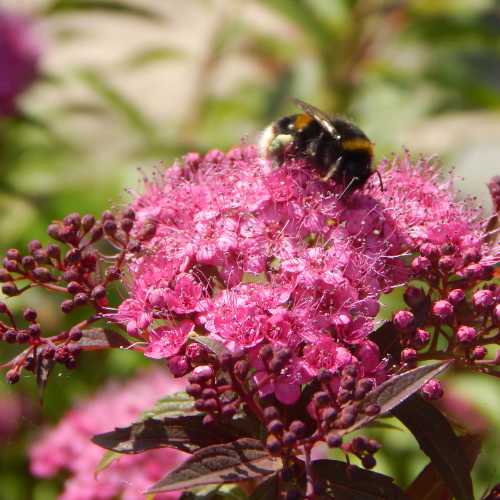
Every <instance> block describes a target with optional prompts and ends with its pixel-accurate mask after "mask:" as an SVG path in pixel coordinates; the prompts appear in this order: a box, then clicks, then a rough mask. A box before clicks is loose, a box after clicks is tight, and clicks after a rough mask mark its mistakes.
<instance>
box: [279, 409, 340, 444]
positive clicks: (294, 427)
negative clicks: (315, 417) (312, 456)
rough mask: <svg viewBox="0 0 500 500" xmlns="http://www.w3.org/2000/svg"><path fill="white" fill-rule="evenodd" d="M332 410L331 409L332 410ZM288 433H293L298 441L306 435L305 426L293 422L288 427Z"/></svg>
mask: <svg viewBox="0 0 500 500" xmlns="http://www.w3.org/2000/svg"><path fill="white" fill-rule="evenodd" d="M332 409H333V408H332ZM289 429H290V431H291V432H293V433H294V434H295V435H296V436H297V437H298V438H299V439H300V438H303V437H304V436H305V435H306V425H305V424H304V422H302V421H300V420H294V421H293V422H292V423H291V424H290V427H289Z"/></svg>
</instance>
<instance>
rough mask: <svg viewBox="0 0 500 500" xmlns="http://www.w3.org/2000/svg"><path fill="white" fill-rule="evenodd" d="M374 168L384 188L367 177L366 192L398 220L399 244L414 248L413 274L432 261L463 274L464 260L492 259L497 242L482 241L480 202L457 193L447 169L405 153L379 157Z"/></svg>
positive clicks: (422, 271)
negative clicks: (390, 158)
mask: <svg viewBox="0 0 500 500" xmlns="http://www.w3.org/2000/svg"><path fill="white" fill-rule="evenodd" d="M379 170H380V171H381V173H382V176H383V179H384V190H383V191H381V190H380V189H379V187H378V184H377V183H375V182H373V181H372V182H370V186H369V188H368V192H369V193H370V194H372V196H373V197H374V198H375V199H376V200H378V201H379V202H380V203H381V204H383V206H385V207H386V210H387V211H388V212H390V213H391V214H392V217H393V218H394V219H395V220H397V221H398V229H399V233H400V236H401V237H402V238H403V240H404V245H405V247H406V248H407V249H409V250H410V251H412V252H415V251H418V252H419V253H420V256H419V257H417V259H416V260H415V261H414V268H415V269H414V270H415V271H416V273H417V274H420V275H423V274H425V273H426V272H427V271H428V270H429V268H430V266H432V264H433V263H436V264H437V265H438V266H439V268H440V269H441V270H443V271H447V272H450V271H451V272H453V271H458V272H461V273H462V274H466V273H467V267H468V266H470V265H473V266H474V265H476V266H477V264H490V263H491V262H492V261H494V260H498V257H499V249H498V246H497V247H496V248H489V247H488V246H487V244H486V241H485V228H486V219H485V217H484V214H483V212H482V210H481V208H480V207H478V206H477V205H476V204H475V203H474V200H472V199H465V200H460V199H459V196H458V195H457V192H456V189H455V187H454V176H453V173H450V172H448V173H445V172H443V171H442V169H441V168H439V165H438V164H437V162H433V161H430V160H426V159H421V160H419V161H418V162H417V163H414V162H413V161H412V160H411V158H410V155H409V154H408V153H406V154H405V155H403V156H400V157H396V158H395V159H394V160H393V161H386V162H383V163H382V165H380V167H379ZM493 185H494V183H492V184H491V186H493ZM471 273H472V270H471V272H470V273H469V274H471Z"/></svg>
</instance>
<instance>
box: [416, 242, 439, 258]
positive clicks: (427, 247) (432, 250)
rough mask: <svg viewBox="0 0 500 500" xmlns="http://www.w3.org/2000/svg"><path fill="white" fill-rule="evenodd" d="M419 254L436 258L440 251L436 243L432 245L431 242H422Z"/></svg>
mask: <svg viewBox="0 0 500 500" xmlns="http://www.w3.org/2000/svg"><path fill="white" fill-rule="evenodd" d="M419 250H420V254H421V255H422V256H423V257H427V258H428V259H430V260H436V259H438V258H439V255H440V253H441V252H440V251H439V247H438V246H437V245H434V244H432V243H423V244H422V245H420V248H419Z"/></svg>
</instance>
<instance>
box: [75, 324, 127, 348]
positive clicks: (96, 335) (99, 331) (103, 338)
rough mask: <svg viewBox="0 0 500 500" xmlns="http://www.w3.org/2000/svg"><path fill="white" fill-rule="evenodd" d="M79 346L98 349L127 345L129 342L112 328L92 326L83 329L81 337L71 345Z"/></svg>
mask: <svg viewBox="0 0 500 500" xmlns="http://www.w3.org/2000/svg"><path fill="white" fill-rule="evenodd" d="M75 344H76V345H78V346H80V347H81V348H82V349H83V350H84V351H99V350H102V349H111V348H115V349H117V348H123V347H128V346H129V345H130V342H129V341H128V340H126V339H125V338H123V337H122V336H121V335H120V334H119V333H118V332H115V331H114V330H105V329H103V328H93V329H91V330H83V337H82V338H81V339H80V340H79V341H78V342H73V345H75Z"/></svg>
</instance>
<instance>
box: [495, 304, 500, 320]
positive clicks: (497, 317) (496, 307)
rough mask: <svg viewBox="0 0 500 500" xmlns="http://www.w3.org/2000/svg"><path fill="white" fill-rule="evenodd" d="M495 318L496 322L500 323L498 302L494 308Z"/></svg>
mask: <svg viewBox="0 0 500 500" xmlns="http://www.w3.org/2000/svg"><path fill="white" fill-rule="evenodd" d="M493 320H494V321H495V322H496V323H500V304H497V305H496V306H495V309H493Z"/></svg>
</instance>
